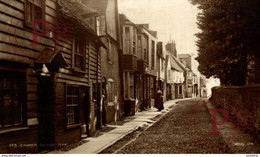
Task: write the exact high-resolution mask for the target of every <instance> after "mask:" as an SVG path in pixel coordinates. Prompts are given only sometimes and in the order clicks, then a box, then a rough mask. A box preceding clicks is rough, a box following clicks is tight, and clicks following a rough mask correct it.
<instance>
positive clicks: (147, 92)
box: [137, 24, 157, 108]
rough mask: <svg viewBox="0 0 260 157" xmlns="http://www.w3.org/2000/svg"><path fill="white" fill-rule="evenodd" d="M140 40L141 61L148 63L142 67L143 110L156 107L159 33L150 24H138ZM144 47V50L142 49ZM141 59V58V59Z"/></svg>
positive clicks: (140, 79) (140, 80)
mask: <svg viewBox="0 0 260 157" xmlns="http://www.w3.org/2000/svg"><path fill="white" fill-rule="evenodd" d="M137 27H138V32H137V33H138V38H139V39H141V40H139V41H140V47H139V50H141V51H138V52H140V53H139V59H141V60H144V61H146V67H143V65H141V70H143V68H145V69H144V75H143V77H142V78H141V77H139V82H142V83H141V84H143V90H142V92H143V93H142V94H143V101H144V103H143V106H142V108H151V107H154V103H155V93H156V91H157V89H156V87H157V84H156V83H157V81H156V79H157V78H156V77H157V68H156V64H157V63H156V61H157V59H156V58H157V52H156V51H157V48H156V47H157V33H156V32H155V31H151V30H150V29H149V25H148V24H138V25H137ZM141 47H142V48H141ZM140 48H141V49H140ZM140 57H141V58H140Z"/></svg>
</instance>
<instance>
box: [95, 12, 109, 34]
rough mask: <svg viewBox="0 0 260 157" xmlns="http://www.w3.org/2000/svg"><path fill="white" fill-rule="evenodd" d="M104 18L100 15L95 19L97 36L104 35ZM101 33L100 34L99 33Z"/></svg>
mask: <svg viewBox="0 0 260 157" xmlns="http://www.w3.org/2000/svg"><path fill="white" fill-rule="evenodd" d="M106 29H107V27H106V16H105V15H101V16H97V17H96V31H97V35H98V36H104V35H106V31H107V30H106ZM101 31H102V32H101Z"/></svg>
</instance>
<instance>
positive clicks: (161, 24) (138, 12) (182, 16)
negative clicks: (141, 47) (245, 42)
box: [118, 0, 219, 94]
mask: <svg viewBox="0 0 260 157" xmlns="http://www.w3.org/2000/svg"><path fill="white" fill-rule="evenodd" d="M118 7H119V13H123V14H125V15H126V16H127V17H128V18H129V19H130V20H131V21H132V22H134V23H136V24H140V23H145V24H147V23H148V24H149V27H150V28H149V29H150V30H153V31H157V36H158V41H162V42H163V43H164V45H165V44H166V43H167V42H168V41H170V40H174V41H175V42H176V49H177V52H178V54H181V53H188V54H191V55H193V56H194V57H196V56H197V46H196V40H197V38H196V37H195V34H196V33H198V32H200V30H199V29H198V27H197V23H196V22H197V14H198V13H199V10H198V9H197V7H196V6H194V5H192V4H190V3H189V1H188V0H118ZM195 64H196V67H197V66H198V63H197V62H195ZM197 71H198V70H197V69H196V70H195V72H197ZM214 86H219V80H218V79H213V78H211V79H208V80H207V90H208V94H211V90H210V89H211V87H214Z"/></svg>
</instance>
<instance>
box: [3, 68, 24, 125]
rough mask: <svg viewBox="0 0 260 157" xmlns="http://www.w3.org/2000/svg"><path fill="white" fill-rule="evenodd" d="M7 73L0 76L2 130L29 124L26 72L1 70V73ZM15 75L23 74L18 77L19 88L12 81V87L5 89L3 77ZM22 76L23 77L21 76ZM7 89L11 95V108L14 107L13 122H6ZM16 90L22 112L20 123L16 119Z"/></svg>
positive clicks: (7, 77)
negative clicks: (5, 100) (5, 102)
mask: <svg viewBox="0 0 260 157" xmlns="http://www.w3.org/2000/svg"><path fill="white" fill-rule="evenodd" d="M7 72H8V74H7V75H5V74H3V75H2V76H0V80H1V81H0V100H3V101H0V117H1V121H0V130H2V129H8V128H12V127H22V126H25V125H26V124H27V119H28V117H27V112H26V108H27V103H26V74H25V73H24V72H14V71H0V74H1V73H7ZM14 73H16V74H15V77H17V73H19V75H21V76H20V77H17V79H18V78H19V81H21V82H20V84H19V88H18V89H16V88H15V86H14V82H11V85H10V86H11V88H10V89H5V88H4V82H6V81H2V79H3V78H5V79H10V77H9V76H10V75H14ZM21 77H22V78H21ZM5 91H6V92H7V93H8V94H9V97H11V103H12V104H11V109H12V115H13V116H12V120H11V121H12V124H4V121H5V120H4V116H5V115H4V114H5V112H4V99H5ZM15 92H18V93H17V94H19V96H18V101H19V102H18V103H19V108H20V110H19V112H20V118H18V119H19V120H20V122H19V123H16V122H15V120H16V118H15V116H14V115H16V111H15V104H14V103H15V102H14V101H15V99H16V98H15V97H16V96H15Z"/></svg>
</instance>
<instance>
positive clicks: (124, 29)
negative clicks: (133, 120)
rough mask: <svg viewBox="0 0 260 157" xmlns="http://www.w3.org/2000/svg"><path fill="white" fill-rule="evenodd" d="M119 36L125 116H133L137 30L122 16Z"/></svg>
mask: <svg viewBox="0 0 260 157" xmlns="http://www.w3.org/2000/svg"><path fill="white" fill-rule="evenodd" d="M120 32H121V33H120V34H121V43H122V52H121V53H120V76H121V84H122V90H121V91H122V98H123V104H124V107H123V108H124V114H125V116H130V115H134V114H135V110H136V109H135V106H136V99H135V98H136V95H135V72H136V70H137V28H136V25H135V24H134V23H132V22H131V21H130V20H129V19H127V17H126V16H125V15H123V14H120Z"/></svg>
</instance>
